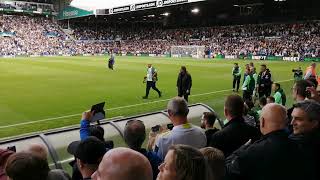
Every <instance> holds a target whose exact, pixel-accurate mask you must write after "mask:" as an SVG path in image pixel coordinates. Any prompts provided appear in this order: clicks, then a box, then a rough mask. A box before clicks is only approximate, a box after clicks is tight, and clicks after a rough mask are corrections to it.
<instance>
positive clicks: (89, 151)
mask: <svg viewBox="0 0 320 180" xmlns="http://www.w3.org/2000/svg"><path fill="white" fill-rule="evenodd" d="M107 150H108V149H107V148H106V146H105V143H104V142H102V141H100V140H99V139H98V138H96V137H93V136H90V137H88V138H86V139H85V140H83V141H74V142H72V143H71V144H69V146H68V149H67V151H68V152H69V153H70V154H72V155H74V156H75V157H76V158H77V159H80V160H81V161H82V162H83V163H84V164H99V163H100V160H101V159H102V157H103V155H104V154H105V153H106V152H107Z"/></svg>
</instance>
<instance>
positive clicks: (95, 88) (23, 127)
mask: <svg viewBox="0 0 320 180" xmlns="http://www.w3.org/2000/svg"><path fill="white" fill-rule="evenodd" d="M107 58H108V57H106V56H104V57H35V58H14V59H0V82H1V85H0V138H4V137H9V136H16V135H21V134H26V133H32V132H38V131H45V130H48V129H54V128H60V127H65V126H71V125H77V124H79V121H80V118H81V113H82V112H83V111H85V110H88V109H90V107H91V105H93V104H96V103H99V102H103V101H105V102H106V109H107V118H112V117H119V116H132V115H137V114H142V113H147V112H152V111H157V110H164V109H165V108H166V104H167V102H168V100H169V99H170V98H172V97H174V96H176V95H177V92H176V91H177V90H176V80H177V75H178V73H179V69H180V66H182V65H185V66H186V67H187V69H188V71H189V72H190V73H191V75H192V79H193V87H192V90H191V96H190V100H189V101H190V102H189V103H190V104H192V103H199V102H202V103H205V104H208V105H209V106H211V107H212V108H213V109H214V110H215V111H217V112H218V113H219V115H220V117H223V103H224V99H225V97H226V96H227V95H229V94H231V93H232V90H231V88H232V87H231V86H232V75H231V70H232V67H233V63H234V62H238V63H239V64H240V66H241V67H242V69H244V68H243V67H244V65H245V64H247V63H249V62H250V61H246V60H195V59H172V58H152V57H116V64H115V70H114V71H111V70H109V69H107V67H106V65H107ZM148 63H152V64H153V65H154V67H155V68H156V69H157V70H158V74H159V81H158V83H157V86H158V88H159V89H160V90H161V91H162V92H163V97H161V98H158V95H157V93H156V92H154V91H153V90H151V91H150V96H149V99H147V100H144V99H142V96H144V94H145V84H143V83H142V81H143V77H144V76H145V74H146V65H147V64H148ZM262 63H265V64H267V66H268V68H270V70H271V73H272V75H273V80H274V81H276V82H280V84H281V85H282V87H283V88H284V89H285V91H286V94H287V99H288V101H287V102H288V104H287V105H288V106H290V105H291V104H292V100H291V99H292V98H291V87H292V84H293V80H292V77H293V73H292V69H293V68H296V67H298V66H301V67H302V68H303V69H305V67H306V66H308V65H309V64H308V63H301V62H299V63H294V62H284V61H265V62H263V61H255V66H256V67H257V68H258V69H257V70H258V71H259V68H260V67H259V65H260V64H262ZM240 94H241V95H242V93H241V92H240Z"/></svg>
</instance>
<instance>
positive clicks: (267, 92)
mask: <svg viewBox="0 0 320 180" xmlns="http://www.w3.org/2000/svg"><path fill="white" fill-rule="evenodd" d="M270 95H271V87H270V88H266V89H263V90H262V91H260V92H259V98H261V97H263V96H265V97H269V96H270Z"/></svg>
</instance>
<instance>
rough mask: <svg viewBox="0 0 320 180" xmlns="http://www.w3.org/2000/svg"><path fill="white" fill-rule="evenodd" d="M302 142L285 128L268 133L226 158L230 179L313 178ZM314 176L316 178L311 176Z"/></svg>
mask: <svg viewBox="0 0 320 180" xmlns="http://www.w3.org/2000/svg"><path fill="white" fill-rule="evenodd" d="M304 161H305V160H304V159H303V158H302V157H301V156H300V154H299V153H298V146H297V145H296V144H295V143H293V141H290V140H289V138H288V134H287V133H286V132H285V131H284V130H278V131H273V132H271V133H269V134H266V135H264V136H263V137H262V138H261V139H260V140H258V141H256V142H255V143H253V144H251V145H244V146H242V147H241V148H239V149H238V150H237V151H236V152H234V153H233V154H232V155H231V156H229V157H228V158H227V160H226V166H227V176H226V179H227V180H233V179H237V180H242V179H243V180H271V179H279V180H284V179H288V180H301V179H308V180H309V179H310V178H309V173H312V171H311V170H310V169H307V168H305V167H303V164H301V163H304ZM311 179H312V178H311Z"/></svg>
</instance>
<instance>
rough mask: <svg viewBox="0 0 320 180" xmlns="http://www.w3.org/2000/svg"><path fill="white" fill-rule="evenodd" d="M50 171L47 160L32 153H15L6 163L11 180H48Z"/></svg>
mask: <svg viewBox="0 0 320 180" xmlns="http://www.w3.org/2000/svg"><path fill="white" fill-rule="evenodd" d="M48 172H49V166H48V163H47V161H46V160H44V159H42V158H40V157H38V156H35V155H33V154H30V153H16V154H13V155H11V156H10V157H9V159H8V161H7V165H6V174H7V175H8V176H9V177H10V179H11V180H46V178H47V176H48Z"/></svg>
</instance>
